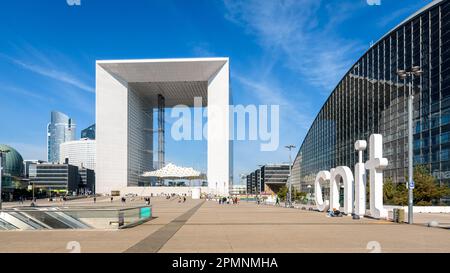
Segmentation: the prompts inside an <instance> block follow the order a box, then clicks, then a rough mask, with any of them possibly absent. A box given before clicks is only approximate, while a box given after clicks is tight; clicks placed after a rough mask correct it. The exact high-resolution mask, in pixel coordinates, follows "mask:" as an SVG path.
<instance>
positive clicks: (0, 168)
mask: <svg viewBox="0 0 450 273" xmlns="http://www.w3.org/2000/svg"><path fill="white" fill-rule="evenodd" d="M7 153H9V150H0V210H1V209H2V180H3V165H2V159H3V154H7Z"/></svg>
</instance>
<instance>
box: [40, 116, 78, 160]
mask: <svg viewBox="0 0 450 273" xmlns="http://www.w3.org/2000/svg"><path fill="white" fill-rule="evenodd" d="M75 131H76V125H75V122H74V121H73V119H71V118H69V117H68V116H67V115H65V114H63V113H60V112H52V113H51V121H50V123H49V124H48V125H47V160H48V162H53V163H57V162H59V159H60V158H59V157H60V153H59V145H60V144H61V143H64V142H67V141H72V140H75Z"/></svg>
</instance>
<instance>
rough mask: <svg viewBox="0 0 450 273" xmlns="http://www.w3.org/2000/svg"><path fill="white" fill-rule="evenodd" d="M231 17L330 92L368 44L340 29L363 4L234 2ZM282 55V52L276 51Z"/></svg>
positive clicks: (312, 0)
mask: <svg viewBox="0 0 450 273" xmlns="http://www.w3.org/2000/svg"><path fill="white" fill-rule="evenodd" d="M224 3H225V7H226V8H227V11H228V13H227V15H226V18H227V19H228V20H230V21H231V22H233V23H237V24H240V25H242V26H244V27H245V29H246V30H247V31H248V33H249V34H251V35H254V36H255V37H256V38H257V40H258V42H259V43H260V45H261V46H262V47H263V48H264V49H266V50H268V51H270V52H272V53H274V52H278V53H279V54H278V55H279V56H280V58H281V59H282V63H283V64H284V65H285V66H286V67H287V68H289V69H290V70H292V71H294V72H296V73H299V74H300V75H301V76H302V77H303V78H304V79H306V80H307V81H308V82H310V83H311V84H313V85H314V86H316V87H319V88H321V89H322V90H323V91H321V93H322V94H329V93H330V92H331V91H332V89H333V88H334V87H335V85H336V84H337V83H338V81H339V80H340V79H341V78H342V76H343V75H344V73H345V72H346V71H347V70H348V69H349V68H350V67H351V65H352V63H353V62H354V61H355V60H353V59H352V58H351V57H349V56H354V55H355V53H359V52H361V51H362V49H363V48H364V47H363V46H361V45H360V43H359V42H357V41H352V40H347V39H342V38H340V37H339V36H338V35H336V34H335V32H336V29H337V27H338V24H339V23H340V22H342V21H344V20H345V19H346V16H348V14H351V12H352V11H353V10H354V9H357V8H359V6H360V5H349V4H342V2H341V1H339V3H334V4H333V3H330V2H323V1H319V0H302V1H299V0H286V1H264V3H261V1H260V0H250V1H242V2H234V1H229V0H225V1H224ZM273 55H274V56H277V54H273Z"/></svg>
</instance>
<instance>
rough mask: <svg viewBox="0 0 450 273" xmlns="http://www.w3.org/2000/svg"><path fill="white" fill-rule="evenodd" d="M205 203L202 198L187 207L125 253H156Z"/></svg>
mask: <svg viewBox="0 0 450 273" xmlns="http://www.w3.org/2000/svg"><path fill="white" fill-rule="evenodd" d="M204 203H205V201H204V200H203V201H202V202H201V203H200V204H198V205H196V206H195V207H193V208H191V209H189V210H188V211H187V212H185V213H183V214H182V215H180V216H178V217H177V218H175V219H174V220H172V221H171V222H170V223H168V224H167V225H165V226H163V227H161V228H160V229H158V230H157V231H155V232H153V233H152V234H150V235H149V236H147V237H146V238H144V239H142V240H141V241H139V242H138V243H136V244H135V245H133V246H131V247H130V248H128V249H127V250H125V251H124V252H125V253H157V252H158V251H159V250H160V249H161V248H162V247H163V246H164V245H165V244H166V243H167V242H168V241H169V240H170V239H171V238H172V236H173V235H175V233H177V232H178V230H179V229H180V228H181V227H182V226H184V224H185V223H186V222H187V221H188V220H189V218H191V216H192V215H194V214H195V212H197V210H198V209H199V208H200V207H201V206H202V205H203V204H204Z"/></svg>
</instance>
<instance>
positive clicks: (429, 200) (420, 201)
mask: <svg viewBox="0 0 450 273" xmlns="http://www.w3.org/2000/svg"><path fill="white" fill-rule="evenodd" d="M414 182H415V188H414V204H416V205H418V206H430V205H432V204H433V203H437V202H438V201H439V199H440V198H442V197H444V196H447V195H449V194H450V189H449V188H448V187H447V186H445V185H444V186H441V185H438V183H437V181H436V179H435V178H434V176H432V175H430V172H429V171H428V169H427V168H426V167H425V166H417V167H416V168H415V169H414Z"/></svg>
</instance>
